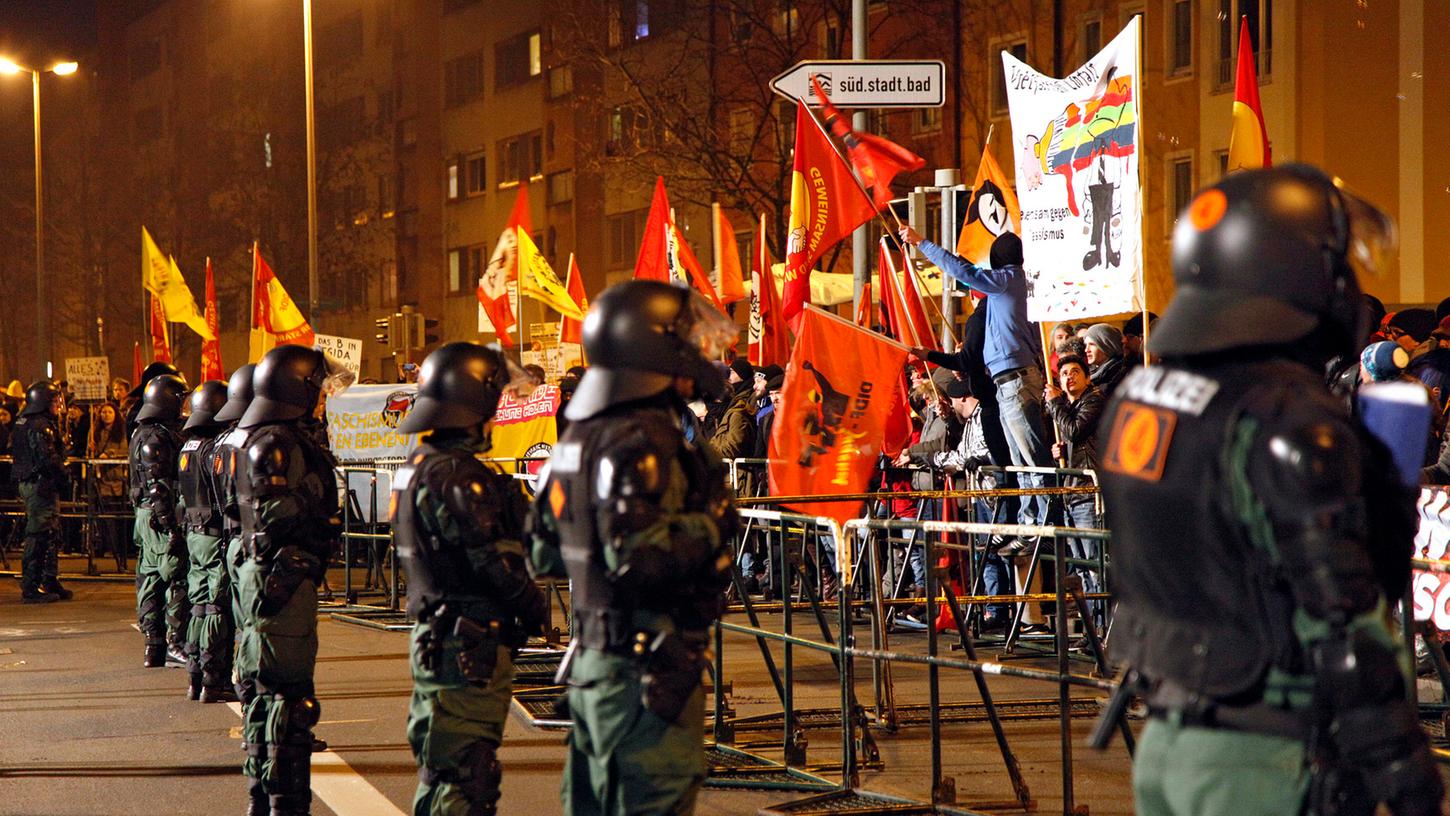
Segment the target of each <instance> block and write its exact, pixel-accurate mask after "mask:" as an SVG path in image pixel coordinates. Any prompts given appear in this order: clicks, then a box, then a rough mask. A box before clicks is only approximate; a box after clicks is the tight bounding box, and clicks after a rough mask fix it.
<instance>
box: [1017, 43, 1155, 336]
mask: <svg viewBox="0 0 1450 816" xmlns="http://www.w3.org/2000/svg"><path fill="white" fill-rule="evenodd" d="M1140 20H1141V17H1134V18H1133V19H1132V21H1131V22H1129V23H1128V26H1127V27H1126V28H1124V29H1123V30H1122V32H1121V33H1119V34H1118V36H1117V37H1115V38H1114V39H1113V41H1112V42H1110V43H1108V45H1107V47H1106V48H1104V49H1103V50H1102V51H1099V52H1098V54H1097V56H1095V57H1093V58H1092V59H1091V60H1089V61H1088V62H1087V63H1085V64H1084V65H1083V66H1082V67H1080V68H1078V69H1077V70H1076V71H1073V72H1072V73H1071V74H1068V75H1067V76H1066V77H1065V78H1063V79H1057V78H1055V77H1049V76H1046V75H1044V74H1040V73H1038V72H1037V71H1035V70H1033V69H1032V68H1031V67H1030V66H1028V65H1027V64H1026V63H1024V62H1021V61H1020V60H1018V59H1017V58H1015V57H1013V56H1012V55H1011V54H1010V53H1008V52H1006V51H1004V52H1002V67H1003V72H1004V76H1005V77H1006V82H1007V101H1008V107H1009V108H1010V111H1011V118H1012V147H1013V153H1014V155H1015V157H1016V162H1017V198H1018V200H1019V202H1020V203H1021V207H1022V233H1021V235H1022V248H1023V254H1024V256H1025V262H1024V264H1023V266H1024V267H1025V269H1026V271H1027V282H1028V283H1027V316H1028V318H1029V319H1031V320H1034V321H1039V322H1050V321H1060V320H1071V319H1077V318H1085V317H1099V316H1102V315H1110V314H1120V313H1122V312H1133V311H1139V310H1140V308H1141V302H1140V300H1139V292H1140V287H1141V282H1142V275H1143V242H1142V233H1143V229H1142V221H1143V212H1142V210H1143V207H1142V189H1141V183H1140V179H1139V175H1138V160H1139V157H1140V152H1141V151H1140V149H1139V144H1140V142H1139V136H1140V134H1139V132H1138V106H1139V97H1140V95H1141V93H1142V83H1141V81H1140V75H1139V71H1138V29H1139V26H1140V24H1141V23H1140Z"/></svg>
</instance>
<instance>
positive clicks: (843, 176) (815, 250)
mask: <svg viewBox="0 0 1450 816" xmlns="http://www.w3.org/2000/svg"><path fill="white" fill-rule="evenodd" d="M875 215H876V210H875V208H874V207H872V206H871V202H870V201H869V200H867V198H866V194H865V193H863V192H861V188H860V186H858V185H857V184H856V180H855V179H854V178H852V177H851V170H850V168H848V167H846V163H845V162H843V161H841V157H840V155H839V154H837V153H836V149H835V148H834V147H832V146H831V140H830V139H829V138H827V136H826V134H825V132H824V131H822V130H821V129H820V127H818V126H817V125H816V122H815V118H814V117H813V116H812V115H811V112H810V111H809V110H808V109H807V108H806V103H805V102H802V101H801V100H796V122H795V159H794V162H793V164H792V167H791V189H790V226H789V229H788V230H787V234H786V242H785V290H784V292H783V294H782V303H783V306H784V309H785V319H786V322H787V323H790V324H792V325H793V324H794V323H795V321H796V320H797V319H798V318H799V317H800V314H801V310H802V309H804V308H805V305H806V302H807V301H809V300H810V296H811V267H813V266H815V265H816V261H817V260H818V259H819V258H820V257H821V256H822V255H824V254H825V252H826V250H828V249H830V248H831V247H833V246H835V245H836V242H837V241H840V240H841V239H842V238H845V237H846V236H847V235H850V234H851V232H852V231H853V230H855V229H856V228H857V227H859V226H861V225H862V224H864V223H866V222H867V221H869V220H871V219H872V218H873V217H874V216H875Z"/></svg>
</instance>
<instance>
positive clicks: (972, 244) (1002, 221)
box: [957, 147, 1022, 266]
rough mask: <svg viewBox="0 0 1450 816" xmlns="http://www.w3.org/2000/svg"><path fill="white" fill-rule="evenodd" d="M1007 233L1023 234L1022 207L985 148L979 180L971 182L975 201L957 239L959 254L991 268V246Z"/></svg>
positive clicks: (968, 208)
mask: <svg viewBox="0 0 1450 816" xmlns="http://www.w3.org/2000/svg"><path fill="white" fill-rule="evenodd" d="M1004 232H1015V233H1018V234H1021V232H1022V207H1021V205H1019V204H1018V203H1017V191H1016V190H1014V189H1013V188H1012V182H1010V181H1008V180H1007V177H1006V176H1005V175H1003V174H1002V168H1001V167H1000V166H998V164H997V159H996V158H994V157H993V156H992V149H991V148H990V147H983V148H982V160H981V161H980V162H978V163H977V178H976V180H975V181H973V182H972V199H971V201H970V202H969V203H968V204H967V222H966V224H965V225H963V226H962V235H961V237H960V238H958V239H957V254H958V255H960V256H962V257H963V258H966V259H967V260H969V261H971V262H972V263H974V264H976V265H977V266H990V265H991V263H992V242H993V241H995V240H997V236H999V235H1001V234H1002V233H1004Z"/></svg>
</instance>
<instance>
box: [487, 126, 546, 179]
mask: <svg viewBox="0 0 1450 816" xmlns="http://www.w3.org/2000/svg"><path fill="white" fill-rule="evenodd" d="M543 148H544V137H543V135H542V134H540V133H539V131H537V130H536V131H534V132H533V133H525V134H522V135H520V136H515V137H513V138H511V139H504V140H503V141H501V142H499V143H498V162H499V168H498V186H499V187H510V186H513V185H515V184H518V183H519V182H521V181H527V180H530V179H535V178H540V177H541V173H542V172H543V167H544V156H543V152H544V150H543Z"/></svg>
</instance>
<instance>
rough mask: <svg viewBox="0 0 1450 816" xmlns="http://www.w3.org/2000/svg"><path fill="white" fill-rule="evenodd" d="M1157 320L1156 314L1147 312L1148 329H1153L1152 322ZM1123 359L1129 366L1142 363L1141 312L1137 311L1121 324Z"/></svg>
mask: <svg viewBox="0 0 1450 816" xmlns="http://www.w3.org/2000/svg"><path fill="white" fill-rule="evenodd" d="M1156 322H1158V315H1156V314H1153V313H1152V312H1149V313H1148V330H1149V331H1150V332H1151V331H1152V330H1153V324H1154V323H1156ZM1123 361H1124V362H1125V363H1127V365H1128V367H1129V368H1132V367H1133V366H1136V365H1142V364H1143V313H1142V312H1139V313H1137V314H1135V315H1133V316H1132V317H1130V318H1128V320H1127V322H1125V323H1124V324H1123Z"/></svg>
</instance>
